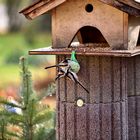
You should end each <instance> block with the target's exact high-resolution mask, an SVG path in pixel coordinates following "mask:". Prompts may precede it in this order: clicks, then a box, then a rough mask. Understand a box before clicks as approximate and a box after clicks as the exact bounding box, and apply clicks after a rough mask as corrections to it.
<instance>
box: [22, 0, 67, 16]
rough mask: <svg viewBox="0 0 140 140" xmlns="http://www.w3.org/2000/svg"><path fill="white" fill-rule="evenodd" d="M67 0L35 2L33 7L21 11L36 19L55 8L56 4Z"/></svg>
mask: <svg viewBox="0 0 140 140" xmlns="http://www.w3.org/2000/svg"><path fill="white" fill-rule="evenodd" d="M65 1H66V0H59V1H58V0H53V1H49V2H46V3H44V4H42V2H41V3H40V2H39V3H37V4H35V5H34V6H32V7H29V8H26V9H25V10H23V11H21V12H20V13H23V14H24V15H25V16H26V17H27V18H28V19H34V18H36V17H38V16H40V15H42V14H44V13H46V12H48V11H50V10H52V9H53V8H55V7H56V6H58V5H60V4H62V3H64V2H65Z"/></svg>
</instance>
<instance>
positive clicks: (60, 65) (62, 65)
mask: <svg viewBox="0 0 140 140" xmlns="http://www.w3.org/2000/svg"><path fill="white" fill-rule="evenodd" d="M65 66H67V64H59V65H53V66H48V67H45V69H50V68H54V67H65Z"/></svg>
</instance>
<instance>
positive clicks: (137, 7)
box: [118, 0, 140, 10]
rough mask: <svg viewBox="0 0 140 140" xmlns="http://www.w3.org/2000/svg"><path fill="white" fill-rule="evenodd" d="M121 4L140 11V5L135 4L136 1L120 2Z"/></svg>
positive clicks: (122, 0) (121, 0) (126, 0)
mask: <svg viewBox="0 0 140 140" xmlns="http://www.w3.org/2000/svg"><path fill="white" fill-rule="evenodd" d="M118 1H119V2H122V3H124V4H127V5H130V6H132V7H134V8H136V9H139V10H140V4H139V3H137V2H135V0H118Z"/></svg>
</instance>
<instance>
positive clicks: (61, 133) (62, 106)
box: [58, 102, 67, 140]
mask: <svg viewBox="0 0 140 140" xmlns="http://www.w3.org/2000/svg"><path fill="white" fill-rule="evenodd" d="M65 108H66V107H65V104H62V103H61V102H60V118H59V120H58V121H60V128H59V129H60V130H59V138H60V140H66V134H67V131H66V112H65V111H66V110H65Z"/></svg>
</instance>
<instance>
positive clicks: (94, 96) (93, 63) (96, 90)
mask: <svg viewBox="0 0 140 140" xmlns="http://www.w3.org/2000/svg"><path fill="white" fill-rule="evenodd" d="M89 69H90V70H89V73H90V77H89V79H90V103H99V102H100V81H99V57H98V56H97V57H94V56H93V57H90V59H89Z"/></svg>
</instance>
